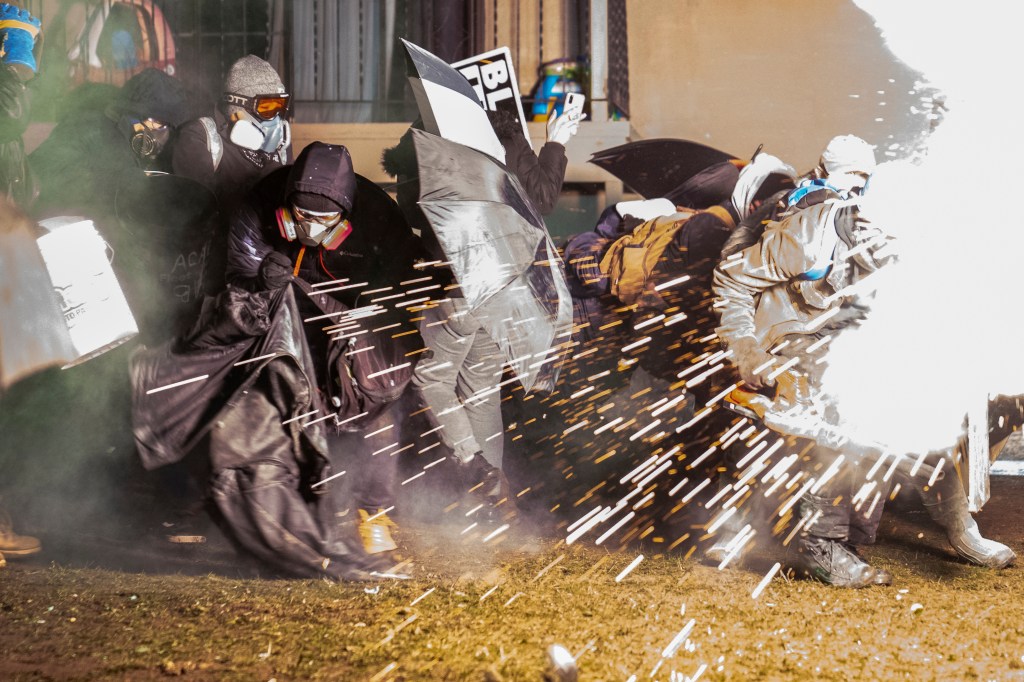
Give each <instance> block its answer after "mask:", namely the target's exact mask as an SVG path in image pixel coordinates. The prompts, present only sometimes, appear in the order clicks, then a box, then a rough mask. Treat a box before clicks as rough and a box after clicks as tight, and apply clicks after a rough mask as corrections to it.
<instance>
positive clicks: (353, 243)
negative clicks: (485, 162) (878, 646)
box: [227, 142, 425, 306]
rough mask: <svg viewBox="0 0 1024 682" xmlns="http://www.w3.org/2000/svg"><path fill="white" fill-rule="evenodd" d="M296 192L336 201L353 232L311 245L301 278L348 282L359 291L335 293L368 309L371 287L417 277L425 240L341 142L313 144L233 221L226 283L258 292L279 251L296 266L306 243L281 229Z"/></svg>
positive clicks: (259, 189)
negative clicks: (355, 165) (264, 269)
mask: <svg viewBox="0 0 1024 682" xmlns="http://www.w3.org/2000/svg"><path fill="white" fill-rule="evenodd" d="M293 192H311V193H314V194H320V195H323V196H326V197H327V198H329V199H331V200H332V201H333V202H334V203H336V204H338V205H339V206H341V207H342V208H345V209H346V210H347V211H348V212H349V220H350V222H351V223H352V232H351V234H349V236H348V237H346V238H345V240H344V241H343V242H342V243H341V244H340V245H339V246H338V248H337V249H335V250H328V249H325V248H323V247H321V246H316V247H306V250H305V252H304V253H303V254H302V262H301V264H300V267H299V277H301V278H302V279H304V280H306V281H307V282H309V283H310V284H318V283H321V282H328V281H333V280H338V279H345V278H347V279H348V280H349V281H348V282H347V283H346V284H352V285H359V284H360V283H361V282H366V284H365V285H362V286H352V287H351V288H349V289H345V290H343V291H340V292H336V293H335V294H334V295H335V297H336V298H338V299H339V300H341V301H342V302H344V303H345V304H346V305H350V306H356V305H366V304H368V303H370V301H369V300H368V299H367V298H366V297H365V296H362V295H361V294H362V293H363V292H365V291H369V290H371V289H378V288H382V287H387V286H391V287H396V290H397V287H398V286H399V285H400V283H401V282H403V281H406V280H409V279H414V278H416V277H417V276H418V274H421V273H418V271H416V270H414V269H413V263H414V262H415V260H416V259H418V258H424V257H425V253H424V252H423V250H422V245H421V244H420V242H419V239H418V238H417V237H416V236H415V234H414V233H413V231H412V229H411V228H410V227H409V225H408V223H407V222H406V221H405V218H404V216H403V215H402V212H401V210H399V208H398V205H397V204H396V203H395V202H394V200H393V199H391V197H389V196H388V195H387V193H386V192H384V190H382V189H381V188H380V187H378V186H377V185H375V184H374V183H372V182H370V181H369V180H367V179H366V178H364V177H362V176H361V175H358V174H356V173H355V172H354V171H353V169H352V160H351V157H350V156H349V154H348V150H347V149H345V147H343V146H341V145H329V144H325V143H323V142H313V143H311V144H310V145H309V146H308V147H306V148H305V149H304V150H303V151H302V153H301V154H299V157H298V158H297V159H296V160H295V163H294V164H293V165H291V166H283V167H282V168H279V169H277V170H275V171H274V172H272V173H271V174H270V175H268V176H267V177H266V178H264V179H263V180H261V181H260V182H259V183H258V184H257V185H256V186H255V187H254V188H253V190H252V191H251V192H250V193H249V195H248V197H247V199H246V200H245V201H244V202H243V203H242V205H241V206H240V207H239V209H238V210H237V211H236V212H235V214H234V215H233V216H232V218H231V227H230V233H229V243H228V263H227V280H228V281H229V282H231V283H234V284H238V285H239V286H243V287H245V288H247V289H250V290H254V289H256V288H257V286H258V285H257V283H256V282H257V277H256V276H257V273H258V272H259V266H260V263H261V262H262V260H263V258H264V257H265V256H266V255H267V254H268V253H269V252H270V251H278V252H280V253H283V254H284V255H285V256H287V257H288V259H289V261H291V262H292V263H293V264H294V263H295V262H296V260H297V259H298V258H299V253H300V251H301V250H302V244H301V243H300V242H298V241H288V240H287V239H285V237H283V236H282V235H281V231H280V229H279V228H278V225H277V215H276V213H277V210H278V209H279V208H281V207H282V206H287V205H288V198H289V197H290V196H291V194H292V193H293Z"/></svg>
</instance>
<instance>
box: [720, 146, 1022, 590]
mask: <svg viewBox="0 0 1024 682" xmlns="http://www.w3.org/2000/svg"><path fill="white" fill-rule="evenodd" d="M833 143H834V144H830V146H829V148H827V150H826V152H827V153H826V154H823V161H822V163H823V168H824V170H826V171H827V172H828V186H822V187H820V188H817V189H814V190H813V191H814V192H815V193H816V194H817V195H818V199H819V201H817V202H816V203H814V204H812V205H810V206H808V207H807V208H804V209H802V210H797V211H795V212H791V213H789V214H788V215H785V217H783V218H782V219H781V220H779V221H773V222H769V223H768V224H767V225H766V226H765V229H764V232H763V234H762V235H761V236H760V238H759V240H758V241H757V242H756V243H755V244H754V245H752V246H750V247H748V248H746V249H744V250H742V251H740V252H739V253H738V254H737V255H736V256H734V257H733V258H731V259H729V260H727V261H724V262H723V263H722V264H721V265H720V266H719V267H718V269H716V271H715V275H714V289H715V293H716V295H717V296H718V298H719V304H718V305H719V310H720V315H721V319H720V326H719V327H718V329H717V333H718V335H719V336H720V337H721V338H722V339H723V340H724V341H725V342H726V344H727V346H728V348H729V350H730V351H731V359H732V362H733V363H734V364H735V365H736V368H737V370H738V373H739V375H740V378H741V380H742V382H743V384H742V386H741V387H740V388H737V389H736V390H735V391H734V392H733V393H732V394H731V395H730V396H729V397H728V398H727V400H730V401H732V402H733V403H735V404H738V405H741V406H748V407H751V406H755V405H757V404H759V403H760V400H761V399H760V398H759V397H758V396H757V395H756V393H755V392H756V391H763V392H765V393H769V394H771V395H774V396H775V397H774V400H775V401H780V400H781V401H784V402H785V404H787V405H789V404H792V405H793V406H799V405H803V404H804V402H805V401H806V400H809V396H810V395H813V392H814V391H815V390H817V387H818V386H819V385H820V379H821V376H822V374H823V372H824V371H825V368H826V367H827V355H826V354H825V353H824V351H822V348H823V346H824V344H825V341H827V338H826V337H834V336H835V335H837V334H839V333H844V332H847V331H848V330H850V329H852V328H854V327H856V326H857V325H858V324H859V321H860V320H862V319H863V318H864V316H865V315H867V314H869V299H868V295H869V293H868V292H858V293H854V292H852V291H851V290H850V289H848V288H847V287H849V286H851V285H853V284H855V283H857V282H860V281H862V280H863V279H864V278H866V277H867V276H869V275H870V274H872V273H874V272H876V271H877V270H878V269H880V268H881V267H883V266H885V265H886V264H887V263H888V262H889V261H891V259H892V250H891V249H890V248H888V247H889V245H890V244H889V242H890V239H889V238H888V237H887V235H886V234H885V233H884V231H883V230H882V229H881V228H880V227H879V226H877V225H873V224H872V223H871V221H870V220H867V219H865V217H864V216H862V214H861V209H860V204H859V200H858V199H857V195H858V194H859V190H860V188H861V187H862V186H863V184H864V182H865V181H866V179H867V173H868V172H870V170H871V169H873V164H874V159H873V156H871V158H870V159H868V157H867V152H870V147H869V146H867V145H866V143H864V142H863V141H862V140H859V139H858V138H853V139H850V138H849V137H847V138H843V139H839V138H837V139H836V140H834V141H833ZM837 190H841V191H842V192H843V193H840V192H839V191H837ZM797 191H799V189H798V190H797ZM819 342H820V343H819ZM769 351H771V352H769ZM783 363H786V365H787V366H790V365H791V368H790V369H789V370H787V371H785V372H782V373H781V374H779V373H777V374H778V379H777V380H776V379H774V378H773V376H772V374H771V368H773V367H776V366H778V365H782V364H783ZM776 381H777V382H778V384H779V386H778V389H777V391H776V390H773V388H774V387H775V384H776ZM776 393H777V395H776ZM839 408H840V409H841V406H839ZM755 409H756V408H755ZM834 410H835V407H832V408H828V409H826V414H825V415H823V418H824V419H827V420H835V419H837V418H838V416H839V415H836V414H833V412H834ZM820 432H821V433H825V432H826V430H824V427H823V430H821V431H820ZM812 440H817V441H818V442H817V443H816V445H815V446H814V447H813V448H811V450H810V451H809V453H808V458H807V470H808V471H814V472H817V474H816V475H818V476H820V480H819V481H818V482H817V483H816V484H815V485H814V486H813V487H811V488H810V489H808V490H806V491H805V492H804V493H803V494H802V496H801V497H800V499H799V504H798V510H799V517H800V521H799V523H800V524H801V532H800V534H799V535H798V536H797V539H796V549H797V552H796V558H795V564H796V567H797V568H798V569H799V570H800V571H801V572H802V573H803V574H805V575H807V576H809V577H813V578H815V579H818V580H820V581H822V582H825V583H828V584H831V585H835V586H837V587H852V588H857V587H866V586H869V585H872V584H874V585H888V584H890V583H891V582H892V576H891V574H889V572H888V571H886V570H884V569H881V568H875V567H872V566H870V565H869V564H868V563H867V562H866V561H864V559H863V558H862V557H861V556H860V555H859V554H858V551H857V545H859V544H868V543H870V542H873V541H874V534H875V529H876V528H877V523H878V518H879V517H880V515H881V507H882V506H883V503H884V497H885V490H884V488H882V489H880V490H879V491H878V493H879V494H877V495H876V496H875V501H874V502H873V503H872V504H870V505H860V507H861V508H860V509H859V510H855V504H854V498H855V496H856V493H857V492H858V489H859V488H860V486H861V484H863V483H864V482H865V476H864V473H863V472H864V471H867V470H868V469H869V468H870V466H871V464H872V463H873V462H872V461H870V460H869V457H870V456H871V455H870V454H867V455H866V454H865V452H864V451H863V450H862V449H859V448H858V447H857V444H852V443H851V444H849V445H848V446H844V447H842V448H841V450H837V449H836V448H837V447H839V446H838V445H837V444H834V443H833V442H832V441H831V440H827V439H824V438H822V439H814V438H812ZM858 450H860V451H858ZM841 455H845V456H847V458H848V459H849V460H852V461H853V462H855V463H856V465H854V466H850V465H840V463H842V462H843V460H842V459H840V456H841ZM874 456H877V454H875V455H874ZM939 456H943V457H946V456H948V455H943V454H940V455H939ZM947 463H948V464H950V466H948V467H946V468H947V469H948V470H949V471H952V463H951V462H947ZM876 468H877V467H876ZM911 480H912V482H913V484H914V486H915V487H916V488H917V489H918V491H919V492H920V493H921V495H922V498H923V500H924V502H925V507H926V509H928V511H929V513H930V514H931V516H932V518H933V519H934V520H936V521H937V522H938V523H940V525H942V526H943V528H944V529H945V530H946V533H947V535H948V536H949V538H950V541H951V543H952V544H953V547H954V548H955V549H956V550H957V552H958V553H959V554H960V555H961V556H963V557H964V558H966V559H968V560H969V561H972V562H973V563H978V564H981V565H985V566H992V567H1003V566H1006V565H1008V564H1009V563H1011V562H1012V561H1013V560H1014V558H1015V556H1014V554H1013V552H1012V551H1011V550H1010V549H1009V548H1008V547H1006V546H1005V545H1001V544H1000V543H996V542H993V541H990V540H986V539H984V538H982V537H981V535H980V533H979V532H978V529H977V525H976V523H975V522H974V520H973V518H971V516H970V515H969V514H968V513H967V504H966V496H965V494H964V491H963V488H962V486H961V485H960V484H959V482H958V481H957V480H956V477H954V476H951V475H950V476H945V477H942V478H940V479H939V480H937V481H934V482H933V484H932V485H930V486H929V485H928V484H926V483H925V482H924V480H922V478H921V477H915V478H912V479H911Z"/></svg>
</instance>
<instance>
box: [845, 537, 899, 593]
mask: <svg viewBox="0 0 1024 682" xmlns="http://www.w3.org/2000/svg"><path fill="white" fill-rule="evenodd" d="M845 544H846V548H847V549H848V550H850V551H851V552H853V553H854V554H855V555H856V556H857V558H858V559H860V560H861V561H864V562H865V563H867V562H866V561H865V559H864V557H863V556H861V553H860V550H859V549H858V548H857V545H855V544H853V543H852V542H846V543H845ZM871 570H873V571H874V572H875V579H874V580H873V581H872V585H880V586H882V587H888V586H889V585H892V573H890V572H889V571H888V570H887V569H884V568H881V567H880V566H872V567H871Z"/></svg>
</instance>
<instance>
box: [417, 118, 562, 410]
mask: <svg viewBox="0 0 1024 682" xmlns="http://www.w3.org/2000/svg"><path fill="white" fill-rule="evenodd" d="M412 134H413V143H414V144H415V145H416V159H417V163H418V165H419V178H420V201H419V205H420V208H421V209H422V210H423V213H424V215H425V216H426V217H427V220H428V221H429V222H430V225H431V228H433V230H434V234H435V235H436V236H437V240H438V242H439V243H440V245H441V248H442V249H443V250H444V253H445V256H447V258H448V261H449V263H450V266H451V268H452V271H453V272H454V273H455V277H456V279H457V280H458V281H459V284H460V286H461V288H462V292H463V295H464V296H465V298H466V303H467V305H468V306H469V308H470V309H471V310H472V311H473V313H474V316H475V317H476V318H477V319H479V320H481V322H482V323H483V324H484V326H485V328H486V329H487V332H488V334H490V336H491V338H492V339H494V341H495V342H496V343H497V344H498V345H499V346H500V347H501V349H502V352H503V353H504V355H505V358H506V360H507V361H508V363H509V365H510V366H511V368H512V371H513V372H514V373H515V375H516V377H517V378H518V379H519V381H520V382H521V383H522V384H523V387H524V388H525V389H526V390H527V391H529V390H530V389H531V388H533V385H534V383H535V382H536V380H537V376H538V374H539V372H540V370H541V368H542V366H543V364H544V362H545V360H546V359H548V358H549V355H548V353H549V351H551V349H552V348H554V347H555V345H556V343H557V339H558V338H560V337H561V336H562V335H563V334H565V335H568V333H569V332H570V331H571V328H572V299H571V297H570V295H569V289H568V286H567V285H566V282H565V275H564V274H563V273H562V268H561V260H560V259H559V257H558V252H557V250H556V249H555V246H554V244H553V243H552V242H551V237H550V236H549V235H548V231H547V228H546V227H545V226H544V220H543V219H542V218H541V217H540V214H539V213H537V209H536V208H534V206H533V205H532V204H531V203H530V201H529V199H528V198H527V196H526V191H525V190H524V189H523V187H522V185H520V184H519V180H517V179H516V177H515V176H514V175H512V173H511V172H510V171H509V170H508V169H507V168H506V167H505V166H504V165H502V164H501V163H498V162H497V161H496V160H494V159H493V158H491V157H489V156H486V155H484V154H481V153H480V152H478V151H476V150H474V149H471V148H469V147H466V146H464V145H460V144H455V143H452V142H449V141H447V140H444V139H442V138H440V137H437V136H436V135H431V134H430V133H426V132H423V131H421V130H413V133H412Z"/></svg>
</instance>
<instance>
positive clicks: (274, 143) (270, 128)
mask: <svg viewBox="0 0 1024 682" xmlns="http://www.w3.org/2000/svg"><path fill="white" fill-rule="evenodd" d="M257 126H259V128H260V129H261V130H262V131H263V144H262V145H260V151H261V152H267V153H268V154H270V153H273V152H276V151H277V150H278V149H280V147H281V144H282V143H283V142H284V136H285V123H284V121H282V120H281V117H280V116H276V117H274V118H272V119H270V120H269V121H260V122H259V123H258V124H257Z"/></svg>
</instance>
